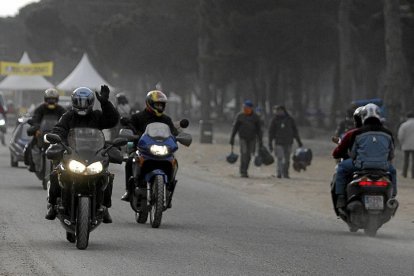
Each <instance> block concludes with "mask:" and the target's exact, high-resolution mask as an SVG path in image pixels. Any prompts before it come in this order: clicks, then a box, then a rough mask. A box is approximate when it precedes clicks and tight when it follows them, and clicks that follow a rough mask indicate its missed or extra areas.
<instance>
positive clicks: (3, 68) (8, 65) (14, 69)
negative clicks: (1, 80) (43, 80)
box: [0, 61, 53, 77]
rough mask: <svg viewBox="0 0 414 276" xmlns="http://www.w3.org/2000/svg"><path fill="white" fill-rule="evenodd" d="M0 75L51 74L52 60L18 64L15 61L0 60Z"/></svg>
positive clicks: (48, 75)
mask: <svg viewBox="0 0 414 276" xmlns="http://www.w3.org/2000/svg"><path fill="white" fill-rule="evenodd" d="M0 75H20V76H47V77H50V76H53V62H39V63H32V64H20V63H16V62H6V61H1V62H0Z"/></svg>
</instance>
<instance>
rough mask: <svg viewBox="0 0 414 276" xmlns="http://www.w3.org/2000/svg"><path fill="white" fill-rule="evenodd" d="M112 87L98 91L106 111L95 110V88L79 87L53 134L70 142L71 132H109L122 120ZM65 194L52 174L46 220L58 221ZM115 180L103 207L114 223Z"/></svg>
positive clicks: (97, 95) (97, 96) (106, 221)
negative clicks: (112, 99) (59, 204)
mask: <svg viewBox="0 0 414 276" xmlns="http://www.w3.org/2000/svg"><path fill="white" fill-rule="evenodd" d="M109 92H110V91H109V87H108V86H106V85H102V86H101V90H100V93H98V92H95V94H96V98H97V99H98V101H99V102H100V103H101V108H102V111H100V110H93V105H94V101H95V95H94V93H93V92H92V90H91V89H89V88H87V87H79V88H76V89H75V90H74V91H73V93H72V110H70V111H68V112H66V113H65V114H64V115H63V116H62V118H61V119H60V120H59V122H58V123H57V124H56V126H55V127H54V128H53V129H52V131H51V133H54V134H58V135H59V136H60V137H61V139H62V141H66V139H67V136H68V134H69V130H70V129H72V128H77V127H88V128H97V129H100V130H102V129H108V128H111V127H114V126H115V125H116V124H117V123H118V120H119V113H118V111H117V110H116V109H115V107H114V106H113V105H112V103H111V102H110V101H109ZM60 193H61V191H60V186H59V180H58V174H57V171H56V170H54V171H53V172H52V173H51V175H50V188H49V196H48V212H47V214H46V217H45V218H46V219H49V220H54V219H55V218H56V210H55V209H54V208H53V206H54V205H56V199H57V197H59V195H60ZM111 195H112V181H110V183H109V184H108V186H107V188H106V189H105V191H104V199H103V204H102V205H103V206H105V207H106V208H105V212H104V216H103V222H104V223H111V222H112V218H111V216H110V214H109V212H108V208H110V207H111V205H112V203H111Z"/></svg>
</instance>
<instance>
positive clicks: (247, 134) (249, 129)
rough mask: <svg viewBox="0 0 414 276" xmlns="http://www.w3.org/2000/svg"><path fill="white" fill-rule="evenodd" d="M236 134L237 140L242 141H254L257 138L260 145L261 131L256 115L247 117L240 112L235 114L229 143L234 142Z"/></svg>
mask: <svg viewBox="0 0 414 276" xmlns="http://www.w3.org/2000/svg"><path fill="white" fill-rule="evenodd" d="M236 133H239V138H240V139H244V140H254V139H256V136H257V138H258V141H259V143H261V142H262V129H261V123H260V118H259V116H258V115H257V114H256V113H252V114H251V115H247V114H245V113H243V112H240V113H239V114H237V116H236V119H235V121H234V123H233V130H232V132H231V136H230V141H234V136H235V135H236Z"/></svg>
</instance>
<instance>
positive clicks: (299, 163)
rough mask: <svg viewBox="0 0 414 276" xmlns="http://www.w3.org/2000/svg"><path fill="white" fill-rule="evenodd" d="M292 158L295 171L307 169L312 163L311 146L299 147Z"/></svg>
mask: <svg viewBox="0 0 414 276" xmlns="http://www.w3.org/2000/svg"><path fill="white" fill-rule="evenodd" d="M292 159H293V169H294V170H295V171H297V172H300V171H301V170H304V171H306V167H307V166H309V165H310V164H311V163H312V150H311V149H309V148H297V149H296V151H295V153H294V154H293V156H292Z"/></svg>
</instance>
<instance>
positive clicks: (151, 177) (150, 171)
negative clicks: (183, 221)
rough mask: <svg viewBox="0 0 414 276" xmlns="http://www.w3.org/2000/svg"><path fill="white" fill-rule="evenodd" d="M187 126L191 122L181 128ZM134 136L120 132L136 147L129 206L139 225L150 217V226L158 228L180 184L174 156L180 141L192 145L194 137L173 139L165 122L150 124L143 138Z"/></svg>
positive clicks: (129, 184) (184, 136)
mask: <svg viewBox="0 0 414 276" xmlns="http://www.w3.org/2000/svg"><path fill="white" fill-rule="evenodd" d="M188 124H189V123H188V120H181V121H180V127H181V128H186V127H187V126H188ZM131 127H132V126H131ZM132 134H133V133H132V131H131V130H128V129H121V131H120V137H128V138H129V140H130V141H133V142H134V144H136V148H134V150H133V151H132V153H131V154H130V156H129V158H131V159H132V171H133V176H132V177H131V178H130V179H129V183H128V189H129V194H130V198H129V200H130V205H131V208H132V209H133V210H134V211H135V220H136V221H137V222H138V223H146V222H147V219H148V215H149V217H150V223H151V226H152V227H153V228H158V227H159V226H160V225H161V219H162V214H163V212H164V211H165V210H167V209H168V208H171V201H172V196H173V194H174V189H175V186H176V183H177V181H176V179H175V176H176V174H177V170H178V162H177V159H176V158H175V156H174V153H175V152H176V151H177V150H178V144H177V142H180V143H181V144H182V145H185V146H190V144H191V142H192V137H191V135H190V134H188V133H184V132H181V133H180V134H178V136H177V137H174V136H173V135H172V134H171V132H170V128H169V126H168V125H166V124H163V123H151V124H149V125H148V126H147V128H146V130H145V132H144V133H143V134H142V135H141V137H137V136H134V135H132Z"/></svg>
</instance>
